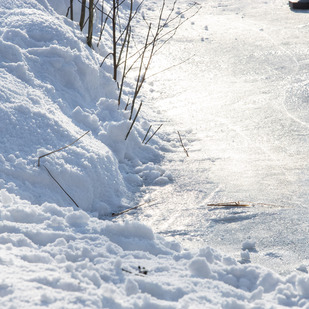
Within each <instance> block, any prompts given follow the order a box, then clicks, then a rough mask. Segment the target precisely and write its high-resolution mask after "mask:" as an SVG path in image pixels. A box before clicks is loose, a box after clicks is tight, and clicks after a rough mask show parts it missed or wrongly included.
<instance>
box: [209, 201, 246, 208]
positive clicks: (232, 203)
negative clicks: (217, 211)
mask: <svg viewBox="0 0 309 309" xmlns="http://www.w3.org/2000/svg"><path fill="white" fill-rule="evenodd" d="M207 206H216V207H217V206H221V207H248V206H250V204H249V203H243V202H226V203H215V204H207Z"/></svg>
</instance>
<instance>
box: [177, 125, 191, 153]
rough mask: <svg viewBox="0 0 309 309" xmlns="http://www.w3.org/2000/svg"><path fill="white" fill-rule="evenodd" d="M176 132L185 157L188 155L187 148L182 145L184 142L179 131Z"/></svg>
mask: <svg viewBox="0 0 309 309" xmlns="http://www.w3.org/2000/svg"><path fill="white" fill-rule="evenodd" d="M177 133H178V136H179V140H180V143H181V146H182V148H183V150H184V152H185V154H186V155H187V157H189V153H188V150H187V149H186V148H185V146H184V144H183V142H182V138H181V136H180V133H179V131H177Z"/></svg>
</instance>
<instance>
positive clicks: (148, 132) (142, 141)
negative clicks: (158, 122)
mask: <svg viewBox="0 0 309 309" xmlns="http://www.w3.org/2000/svg"><path fill="white" fill-rule="evenodd" d="M151 127H152V125H150V126H149V128H148V130H147V132H146V135H145V137H144V139H143V141H142V144H144V142H145V139H146V137H147V136H148V133H149V131H150V129H151Z"/></svg>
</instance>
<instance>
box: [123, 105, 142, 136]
mask: <svg viewBox="0 0 309 309" xmlns="http://www.w3.org/2000/svg"><path fill="white" fill-rule="evenodd" d="M142 104H143V102H141V104H140V105H139V108H138V110H137V112H136V115H135V117H134V119H133V121H132V124H131V126H130V129H129V131H128V133H127V135H126V138H125V139H124V140H127V138H128V136H129V134H130V132H131V130H132V128H133V126H134V123H135V120H136V118H137V116H138V114H139V111H140V110H141V107H142Z"/></svg>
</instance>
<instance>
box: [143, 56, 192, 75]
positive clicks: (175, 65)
mask: <svg viewBox="0 0 309 309" xmlns="http://www.w3.org/2000/svg"><path fill="white" fill-rule="evenodd" d="M194 56H195V55H193V56H191V57H189V58H187V59H185V60H183V61H181V62H178V63H175V64H173V65H171V66H169V67H167V68H165V69H163V70H162V71H159V72H156V73H153V74H151V75H149V76H148V80H149V78H151V77H153V76H156V75H158V74H161V73H163V72H165V71H168V70H170V69H172V68H175V67H178V66H180V65H182V64H184V63H185V62H187V61H189V60H190V59H192V58H193V57H194Z"/></svg>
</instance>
